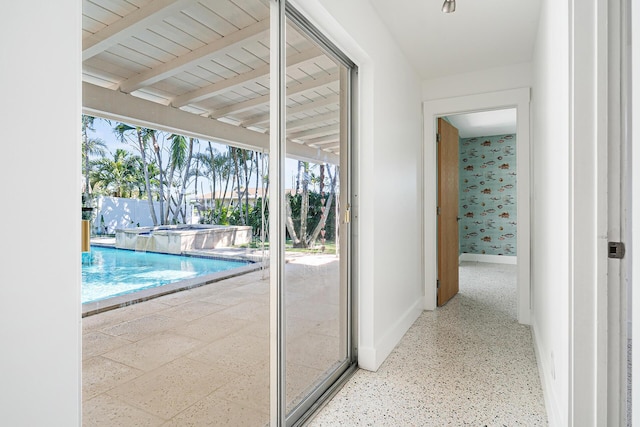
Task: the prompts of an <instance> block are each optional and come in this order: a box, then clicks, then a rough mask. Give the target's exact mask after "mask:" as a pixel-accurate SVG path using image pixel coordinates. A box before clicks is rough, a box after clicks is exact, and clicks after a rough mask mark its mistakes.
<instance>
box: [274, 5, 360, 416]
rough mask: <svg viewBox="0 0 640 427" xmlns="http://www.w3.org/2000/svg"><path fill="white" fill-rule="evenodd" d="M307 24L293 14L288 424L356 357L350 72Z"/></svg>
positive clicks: (289, 85)
mask: <svg viewBox="0 0 640 427" xmlns="http://www.w3.org/2000/svg"><path fill="white" fill-rule="evenodd" d="M294 18H295V17H294ZM303 26H304V23H300V22H298V21H296V20H295V19H292V17H291V15H290V14H289V15H288V18H287V28H286V49H287V52H286V56H287V73H286V74H287V89H286V104H287V116H286V138H287V155H286V162H285V163H286V173H285V176H286V177H287V178H286V180H287V182H286V185H287V188H286V189H285V193H286V194H285V207H284V211H285V226H286V227H285V230H284V233H285V234H286V236H285V242H286V245H285V258H286V267H285V270H284V271H285V274H284V305H285V310H284V311H285V327H284V330H285V339H286V344H285V348H286V359H285V377H286V378H285V380H286V381H285V383H286V391H285V394H286V413H287V416H288V420H289V421H290V422H289V423H287V424H290V423H291V422H293V421H294V420H296V419H297V418H298V417H300V416H301V415H302V414H304V412H305V411H306V410H307V409H308V408H309V406H310V405H311V404H312V403H313V402H314V401H315V400H316V399H317V398H318V397H319V396H320V395H321V394H322V393H323V392H324V391H326V389H327V388H328V387H329V386H330V385H331V384H332V383H333V382H335V380H336V379H337V378H338V377H339V376H340V375H341V374H342V373H343V372H344V371H345V370H346V369H347V368H348V367H349V365H350V363H351V352H350V351H349V347H350V334H349V331H350V322H349V313H350V309H349V307H350V305H349V304H350V303H349V291H348V289H349V280H348V262H349V231H348V228H349V218H348V208H349V204H348V193H349V192H348V178H347V177H348V176H347V173H348V170H349V168H348V144H349V138H348V136H349V120H348V118H349V115H348V110H349V107H348V100H349V97H348V94H349V76H350V69H349V68H348V67H347V66H345V65H344V64H343V63H342V62H340V61H339V60H337V59H336V58H335V57H334V56H333V54H332V53H331V52H330V51H329V50H327V49H326V48H325V47H324V46H323V45H322V44H321V43H319V42H318V41H317V40H316V39H315V38H313V37H312V36H311V35H310V34H309V33H308V32H307V31H306V30H307V29H306V28H305V29H303Z"/></svg>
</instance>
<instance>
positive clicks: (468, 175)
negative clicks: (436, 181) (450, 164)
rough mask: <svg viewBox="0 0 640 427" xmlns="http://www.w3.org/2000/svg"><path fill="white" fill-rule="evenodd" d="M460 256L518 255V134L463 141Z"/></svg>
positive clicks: (461, 157) (461, 141)
mask: <svg viewBox="0 0 640 427" xmlns="http://www.w3.org/2000/svg"><path fill="white" fill-rule="evenodd" d="M459 215H460V217H461V220H460V253H470V254H487V255H510V256H513V255H516V224H517V222H516V221H517V218H516V135H513V134H511V135H495V136H486V137H479V138H461V139H460V206H459Z"/></svg>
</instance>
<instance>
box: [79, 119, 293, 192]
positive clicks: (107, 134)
mask: <svg viewBox="0 0 640 427" xmlns="http://www.w3.org/2000/svg"><path fill="white" fill-rule="evenodd" d="M115 125H116V123H115V122H111V124H109V123H108V122H107V121H106V120H102V119H96V120H95V121H94V123H93V128H94V131H89V132H88V136H89V138H99V139H101V140H103V141H104V142H105V144H106V146H107V150H108V151H109V153H110V154H107V156H108V157H113V153H115V152H116V150H117V149H118V148H124V149H126V150H128V151H131V152H134V153H136V154H138V152H137V150H135V149H134V148H133V147H132V146H131V144H129V143H123V142H120V141H119V140H118V138H117V137H116V136H115V134H114V133H113V126H115ZM166 146H167V147H168V145H166ZM212 146H213V148H214V149H217V150H218V151H220V152H225V151H226V150H227V146H226V145H223V144H218V143H214V142H212ZM200 148H201V149H202V150H205V149H207V148H208V143H207V141H201V142H200ZM297 165H298V162H297V161H296V160H293V159H287V162H286V167H285V177H286V178H285V183H286V186H287V188H292V187H293V186H295V175H296V169H297ZM254 175H255V174H254ZM254 186H255V180H252V182H251V187H254ZM203 190H204V192H205V193H209V192H211V188H210V183H209V182H208V180H202V179H198V194H202V191H203ZM187 193H188V194H193V193H195V188H194V180H193V179H192V180H191V182H190V185H189V186H188V187H187Z"/></svg>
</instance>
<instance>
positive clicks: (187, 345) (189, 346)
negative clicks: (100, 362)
mask: <svg viewBox="0 0 640 427" xmlns="http://www.w3.org/2000/svg"><path fill="white" fill-rule="evenodd" d="M204 345H205V343H204V342H202V341H199V340H196V339H194V338H190V337H185V336H184V335H177V334H174V333H170V332H162V333H159V334H156V335H153V336H150V337H149V338H145V339H142V340H140V341H137V342H135V343H132V344H130V345H127V346H123V347H120V348H117V349H115V350H113V351H110V352H108V353H105V354H104V355H103V357H106V358H109V359H111V360H114V361H116V362H120V363H123V364H125V365H128V366H131V367H133V368H137V369H140V370H143V371H151V370H153V369H156V368H158V367H160V366H162V365H164V364H165V363H168V362H171V361H172V360H175V359H177V358H178V357H180V356H182V355H184V354H186V353H189V352H191V351H193V350H194V349H196V348H198V347H202V346H204Z"/></svg>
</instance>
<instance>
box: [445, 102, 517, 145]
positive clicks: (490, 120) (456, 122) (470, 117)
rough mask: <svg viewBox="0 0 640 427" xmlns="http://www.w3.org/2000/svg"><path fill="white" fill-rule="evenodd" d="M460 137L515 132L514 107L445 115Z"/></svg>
mask: <svg viewBox="0 0 640 427" xmlns="http://www.w3.org/2000/svg"><path fill="white" fill-rule="evenodd" d="M447 119H448V120H449V122H450V123H451V124H452V125H453V126H455V127H456V128H457V129H458V136H459V137H460V138H474V137H480V136H492V135H503V134H509V133H516V109H515V108H510V109H507V110H494V111H482V112H478V113H466V114H456V115H452V116H447Z"/></svg>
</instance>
